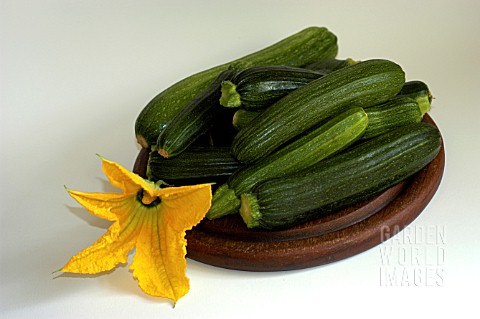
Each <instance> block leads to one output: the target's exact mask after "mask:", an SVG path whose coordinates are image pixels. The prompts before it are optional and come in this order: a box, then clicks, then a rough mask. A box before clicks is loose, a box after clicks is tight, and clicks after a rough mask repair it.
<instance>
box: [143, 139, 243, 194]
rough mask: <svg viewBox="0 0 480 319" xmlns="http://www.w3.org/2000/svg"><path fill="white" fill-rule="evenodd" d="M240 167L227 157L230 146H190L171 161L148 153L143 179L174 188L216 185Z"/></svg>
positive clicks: (230, 157)
mask: <svg viewBox="0 0 480 319" xmlns="http://www.w3.org/2000/svg"><path fill="white" fill-rule="evenodd" d="M240 167H241V165H240V163H239V162H238V161H237V160H235V159H234V158H233V157H232V155H231V154H230V147H216V146H192V147H189V148H188V149H186V150H185V151H184V152H182V154H180V155H179V156H177V157H175V158H171V159H166V158H164V157H162V156H161V155H159V154H158V152H155V151H152V152H150V157H149V160H148V165H147V177H148V178H149V180H152V181H158V180H162V181H164V182H166V183H168V184H171V185H175V186H179V185H187V184H199V183H212V182H215V183H218V182H223V181H225V180H226V179H227V178H228V177H229V176H231V175H232V174H233V173H234V172H235V171H237V170H238V169H239V168H240Z"/></svg>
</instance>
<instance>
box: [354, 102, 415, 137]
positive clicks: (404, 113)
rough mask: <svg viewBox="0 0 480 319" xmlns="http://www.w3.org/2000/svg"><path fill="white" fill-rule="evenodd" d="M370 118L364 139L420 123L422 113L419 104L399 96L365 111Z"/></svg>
mask: <svg viewBox="0 0 480 319" xmlns="http://www.w3.org/2000/svg"><path fill="white" fill-rule="evenodd" d="M365 112H366V113H367V116H368V127H367V129H366V130H365V133H364V134H363V136H362V139H368V138H372V137H375V136H377V135H381V134H384V133H386V132H388V131H391V130H393V129H395V128H397V127H400V126H404V125H408V124H412V123H419V122H420V121H421V120H422V118H423V115H422V112H421V110H420V107H419V105H418V103H417V102H416V101H415V100H414V99H412V98H410V97H406V96H397V97H395V98H393V99H391V100H388V101H387V102H384V103H382V104H379V105H376V106H373V107H369V108H367V109H365Z"/></svg>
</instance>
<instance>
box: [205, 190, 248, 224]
mask: <svg viewBox="0 0 480 319" xmlns="http://www.w3.org/2000/svg"><path fill="white" fill-rule="evenodd" d="M215 194H216V196H214V197H213V198H212V205H211V207H210V210H209V211H208V213H207V216H206V217H207V218H208V219H216V218H220V217H223V216H227V215H230V214H234V213H237V212H238V208H239V207H240V199H239V198H238V197H237V195H236V194H235V191H234V190H233V189H232V188H230V187H229V186H228V184H227V183H225V184H223V185H221V186H220V187H219V188H218V189H217V190H216V191H215Z"/></svg>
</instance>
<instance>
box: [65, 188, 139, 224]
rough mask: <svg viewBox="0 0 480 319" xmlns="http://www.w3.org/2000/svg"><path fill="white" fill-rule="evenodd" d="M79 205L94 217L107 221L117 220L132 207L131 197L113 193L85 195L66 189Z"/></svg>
mask: <svg viewBox="0 0 480 319" xmlns="http://www.w3.org/2000/svg"><path fill="white" fill-rule="evenodd" d="M67 191H68V193H69V194H70V196H72V197H73V198H74V199H75V200H76V201H77V202H78V203H79V204H80V205H82V206H83V207H85V208H86V209H87V210H88V211H89V212H90V213H92V214H93V215H95V216H98V217H101V218H105V219H108V220H117V219H118V217H117V216H120V215H122V214H123V215H124V214H126V213H128V212H127V210H128V209H127V208H125V206H127V207H128V205H132V195H125V194H115V193H109V194H108V193H107V194H105V193H87V192H79V191H74V190H71V189H67Z"/></svg>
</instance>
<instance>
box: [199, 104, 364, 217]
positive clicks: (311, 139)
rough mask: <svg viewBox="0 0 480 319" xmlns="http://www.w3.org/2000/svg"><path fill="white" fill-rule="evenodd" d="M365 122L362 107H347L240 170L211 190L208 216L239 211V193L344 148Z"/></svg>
mask: <svg viewBox="0 0 480 319" xmlns="http://www.w3.org/2000/svg"><path fill="white" fill-rule="evenodd" d="M367 125H368V118H367V114H366V113H365V111H364V110H363V109H362V108H359V107H357V108H352V109H349V110H347V111H345V112H344V113H342V114H340V115H338V116H335V117H334V118H333V119H331V120H329V121H328V122H326V123H325V124H322V125H320V126H319V127H317V128H315V129H314V130H312V131H310V132H308V133H307V134H306V135H305V136H303V137H301V138H299V139H298V140H296V141H293V142H292V143H290V144H289V145H287V146H285V147H284V148H282V149H280V150H279V151H277V152H274V153H272V154H271V155H269V156H267V157H266V158H264V159H263V160H261V161H260V162H258V163H256V164H253V165H248V166H245V167H243V168H241V169H239V170H238V171H237V172H235V173H234V174H233V175H232V176H231V177H230V178H229V179H228V184H227V185H225V186H224V185H222V186H221V187H220V188H219V189H218V190H217V191H216V192H215V193H214V196H213V200H212V207H211V208H210V210H209V212H208V213H207V218H209V219H215V218H219V217H222V216H225V215H228V214H231V213H235V212H238V209H239V208H240V199H239V198H240V195H241V194H243V193H246V192H248V191H250V190H251V189H252V188H253V187H254V186H255V185H256V184H257V183H259V182H261V181H264V180H267V179H269V178H274V177H280V176H284V175H288V174H292V173H295V172H298V171H300V170H302V169H305V168H307V167H309V166H311V165H313V164H315V163H317V162H319V161H321V160H323V159H324V158H326V157H328V156H330V155H332V154H334V153H336V152H338V151H340V150H341V149H344V148H345V147H347V146H348V145H350V144H352V143H353V142H354V141H355V140H357V139H358V138H359V137H360V136H361V135H362V134H363V132H364V131H365V129H366V127H367Z"/></svg>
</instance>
